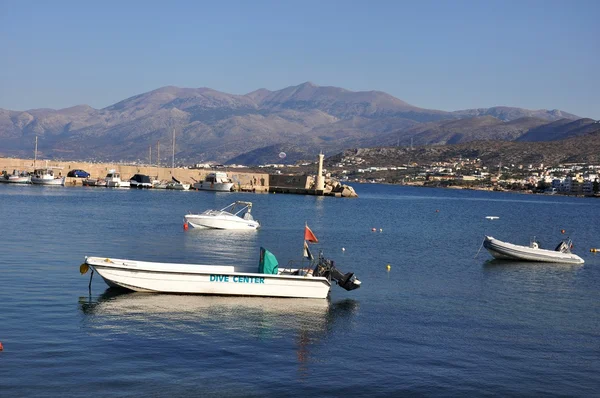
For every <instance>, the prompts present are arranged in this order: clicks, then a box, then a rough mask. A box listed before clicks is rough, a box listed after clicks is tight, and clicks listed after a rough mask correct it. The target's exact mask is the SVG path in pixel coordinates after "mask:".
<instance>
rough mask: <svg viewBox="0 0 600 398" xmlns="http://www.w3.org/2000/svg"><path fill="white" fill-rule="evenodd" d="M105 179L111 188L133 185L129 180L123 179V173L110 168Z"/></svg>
mask: <svg viewBox="0 0 600 398" xmlns="http://www.w3.org/2000/svg"><path fill="white" fill-rule="evenodd" d="M105 180H106V186H107V187H109V188H129V187H130V186H131V183H130V182H129V181H123V180H121V173H119V172H117V171H115V170H109V171H108V174H107V175H106V178H105Z"/></svg>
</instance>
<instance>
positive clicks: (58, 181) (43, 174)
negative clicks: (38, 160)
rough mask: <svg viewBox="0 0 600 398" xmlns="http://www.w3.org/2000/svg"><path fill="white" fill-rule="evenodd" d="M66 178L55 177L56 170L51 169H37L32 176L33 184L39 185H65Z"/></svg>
mask: <svg viewBox="0 0 600 398" xmlns="http://www.w3.org/2000/svg"><path fill="white" fill-rule="evenodd" d="M65 179H66V177H63V176H55V175H54V170H53V169H52V168H50V167H45V168H42V169H36V170H35V171H34V172H33V175H32V176H31V183H32V184H37V185H60V186H64V185H65Z"/></svg>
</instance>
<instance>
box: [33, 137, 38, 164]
mask: <svg viewBox="0 0 600 398" xmlns="http://www.w3.org/2000/svg"><path fill="white" fill-rule="evenodd" d="M36 161H37V135H36V136H35V152H34V154H33V168H34V169H35V162H36Z"/></svg>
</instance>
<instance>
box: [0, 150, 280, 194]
mask: <svg viewBox="0 0 600 398" xmlns="http://www.w3.org/2000/svg"><path fill="white" fill-rule="evenodd" d="M46 166H49V167H62V169H60V170H58V171H57V174H58V173H61V174H62V175H64V176H66V175H67V173H68V172H69V171H70V170H77V169H79V170H85V171H87V172H88V173H90V175H91V177H92V178H103V177H105V176H106V174H107V173H108V171H109V170H113V169H114V170H116V171H118V172H120V173H121V177H122V178H123V179H129V178H131V177H132V176H133V175H134V174H138V173H139V174H146V175H149V176H150V177H151V178H156V179H158V180H169V181H170V180H171V177H175V178H176V179H178V180H179V181H182V182H188V183H190V184H193V183H194V182H197V181H201V180H203V179H204V177H205V176H206V175H207V174H208V173H211V172H214V171H215V170H211V169H184V168H175V169H173V170H171V168H170V167H169V168H167V167H156V166H141V165H140V166H137V165H122V164H117V163H89V162H58V161H46V160H37V162H36V167H37V168H41V167H46ZM33 169H34V166H33V159H13V158H0V171H2V170H6V171H8V172H9V173H11V172H12V171H13V170H25V171H33ZM218 171H225V172H227V175H228V176H229V177H230V178H231V179H232V180H233V181H234V183H235V189H237V190H243V191H253V192H268V191H269V174H267V173H256V172H252V171H250V170H247V169H227V170H225V169H222V170H221V169H220V170H218ZM81 180H82V179H81V178H67V185H78V184H81Z"/></svg>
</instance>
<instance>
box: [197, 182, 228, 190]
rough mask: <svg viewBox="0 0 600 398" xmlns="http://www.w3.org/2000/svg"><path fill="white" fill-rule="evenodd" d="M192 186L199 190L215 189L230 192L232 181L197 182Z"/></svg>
mask: <svg viewBox="0 0 600 398" xmlns="http://www.w3.org/2000/svg"><path fill="white" fill-rule="evenodd" d="M194 188H195V189H197V190H199V191H217V192H230V191H231V188H233V183H232V182H227V183H225V182H215V183H210V182H197V183H195V184H194Z"/></svg>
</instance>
